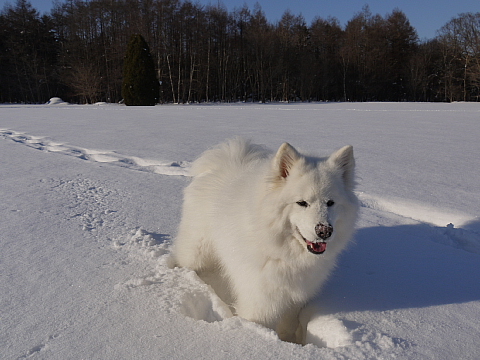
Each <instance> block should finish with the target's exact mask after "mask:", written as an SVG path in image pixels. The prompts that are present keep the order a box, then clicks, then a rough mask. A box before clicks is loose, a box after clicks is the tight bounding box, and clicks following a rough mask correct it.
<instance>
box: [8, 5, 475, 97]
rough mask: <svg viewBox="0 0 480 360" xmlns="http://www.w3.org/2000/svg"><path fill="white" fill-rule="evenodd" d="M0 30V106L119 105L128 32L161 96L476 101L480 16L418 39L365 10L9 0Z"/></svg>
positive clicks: (397, 13)
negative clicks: (46, 8)
mask: <svg viewBox="0 0 480 360" xmlns="http://www.w3.org/2000/svg"><path fill="white" fill-rule="evenodd" d="M0 32H1V37H0V103H45V102H46V101H47V100H48V99H50V98H51V97H53V96H58V97H61V98H63V99H64V100H66V101H69V102H72V103H95V102H99V101H105V102H121V101H122V78H123V62H124V58H125V52H126V48H127V44H128V42H129V39H130V37H131V36H132V35H133V34H140V35H142V36H143V38H144V39H145V40H146V42H147V44H148V46H149V48H150V51H151V56H152V58H153V59H154V64H155V73H156V76H157V80H158V82H159V94H158V99H159V100H158V101H159V102H160V103H195V102H237V101H244V102H271V101H284V102H293V101H445V102H450V101H479V100H480V13H463V14H459V15H456V16H455V17H453V18H452V19H451V20H450V21H449V22H448V23H446V24H445V25H444V26H443V27H442V28H441V29H439V30H438V31H437V35H436V37H435V38H433V39H428V40H422V41H420V40H419V38H418V35H417V33H416V30H415V28H414V27H413V26H412V25H411V24H410V22H409V20H408V18H407V17H406V15H405V14H404V13H403V12H402V11H401V10H400V9H393V10H392V12H391V13H389V14H386V15H383V16H382V15H379V14H372V13H371V11H370V10H369V8H368V6H366V7H364V8H363V9H362V11H360V12H358V13H356V14H355V15H354V16H353V17H352V19H351V20H349V21H348V22H347V23H346V24H345V25H344V26H342V25H341V24H340V23H339V21H338V20H337V19H336V18H334V17H326V18H322V17H320V16H318V17H316V18H315V19H314V20H313V21H312V23H311V24H307V23H306V21H305V19H304V18H303V17H302V16H301V15H295V14H293V13H292V12H290V11H285V12H284V14H283V16H282V18H281V19H280V20H279V21H278V22H276V23H271V22H269V21H268V20H267V16H266V14H265V13H264V12H263V10H262V8H261V6H260V5H258V4H257V5H256V6H254V8H253V9H250V8H248V7H247V6H244V7H242V8H239V9H235V10H234V11H231V12H229V11H227V9H226V8H225V7H224V6H222V5H216V6H204V5H200V4H198V3H195V2H191V1H189V0H89V1H84V0H64V1H57V2H56V3H55V5H54V7H53V9H52V11H51V12H50V13H48V14H45V15H40V14H39V12H38V11H37V10H36V9H35V8H34V7H33V6H32V4H31V3H30V2H29V1H28V0H17V1H16V2H15V3H14V4H13V5H6V6H5V7H4V8H3V9H2V10H1V12H0Z"/></svg>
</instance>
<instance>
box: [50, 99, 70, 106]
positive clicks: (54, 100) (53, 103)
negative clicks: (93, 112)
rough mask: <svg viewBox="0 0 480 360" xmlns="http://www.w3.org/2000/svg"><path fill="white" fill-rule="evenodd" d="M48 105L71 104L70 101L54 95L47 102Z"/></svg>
mask: <svg viewBox="0 0 480 360" xmlns="http://www.w3.org/2000/svg"><path fill="white" fill-rule="evenodd" d="M46 105H69V103H68V102H65V101H63V100H62V99H61V98H59V97H52V98H51V99H50V100H48V101H47V102H46Z"/></svg>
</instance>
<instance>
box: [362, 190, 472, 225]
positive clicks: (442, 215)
mask: <svg viewBox="0 0 480 360" xmlns="http://www.w3.org/2000/svg"><path fill="white" fill-rule="evenodd" d="M357 197H358V199H359V200H360V205H361V206H362V207H365V208H369V209H374V210H380V211H385V212H389V213H392V214H396V215H399V216H402V217H404V218H408V219H412V220H415V221H418V222H424V223H429V224H433V225H437V226H442V225H443V224H448V223H450V222H452V223H455V224H464V223H466V222H468V221H470V220H471V217H470V216H468V215H466V214H462V213H460V212H453V211H452V212H448V211H446V210H444V209H442V210H439V209H437V208H435V207H434V206H433V205H427V204H422V203H420V202H416V201H412V200H405V199H400V198H394V197H392V198H386V197H379V196H376V195H372V194H365V193H362V192H360V193H357Z"/></svg>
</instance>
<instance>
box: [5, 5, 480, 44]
mask: <svg viewBox="0 0 480 360" xmlns="http://www.w3.org/2000/svg"><path fill="white" fill-rule="evenodd" d="M197 1H198V2H199V3H200V4H205V5H206V4H213V5H216V4H217V3H218V1H217V0H197ZM14 2H15V0H0V8H2V9H3V6H4V5H5V4H6V3H14ZM30 2H31V3H32V5H33V6H34V7H35V8H36V9H37V10H38V11H40V12H41V13H43V12H48V11H50V9H51V8H52V3H53V0H30ZM256 2H258V3H259V4H260V6H261V7H262V9H263V11H264V12H265V15H266V16H267V18H268V19H269V21H270V22H273V23H274V22H276V21H277V20H279V19H280V18H281V16H282V14H283V13H284V11H285V10H287V9H290V11H291V12H292V13H294V14H296V15H298V14H302V15H303V16H304V18H305V20H306V21H307V24H310V22H311V21H312V19H313V18H314V17H315V16H320V17H323V18H327V17H328V16H334V17H336V18H338V19H339V20H340V23H341V25H342V26H344V25H345V24H346V23H347V22H348V20H350V19H351V18H352V17H353V16H354V15H355V13H357V12H359V11H361V10H362V8H363V6H364V5H366V4H368V5H369V6H370V10H371V12H372V13H373V14H377V13H378V14H380V15H382V16H384V15H386V14H387V13H391V12H392V10H393V9H395V8H399V9H400V10H402V11H403V12H404V13H405V14H406V15H407V17H408V19H409V20H410V23H411V24H412V26H413V27H414V28H415V29H416V30H417V32H418V35H419V37H420V39H431V38H433V37H435V35H436V31H437V30H439V29H440V28H441V27H442V26H443V25H445V24H446V23H447V22H448V21H450V19H451V18H452V17H455V16H457V15H458V14H460V13H463V12H474V13H476V12H480V0H453V1H452V0H409V1H392V0H301V1H300V0H298V1H291V0H290V1H288V0H222V1H220V3H223V5H225V6H226V7H227V9H228V10H229V11H233V10H234V9H235V8H240V7H242V6H243V5H244V4H247V5H248V7H249V8H250V9H253V7H254V5H255V3H256Z"/></svg>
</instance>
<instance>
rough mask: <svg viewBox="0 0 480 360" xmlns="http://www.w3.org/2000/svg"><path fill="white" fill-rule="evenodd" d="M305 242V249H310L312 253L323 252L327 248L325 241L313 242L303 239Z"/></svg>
mask: <svg viewBox="0 0 480 360" xmlns="http://www.w3.org/2000/svg"><path fill="white" fill-rule="evenodd" d="M305 242H306V243H307V250H308V251H310V252H311V253H312V254H323V253H324V252H325V250H327V243H326V242H323V241H322V242H316V243H313V242H311V241H308V240H305Z"/></svg>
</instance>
